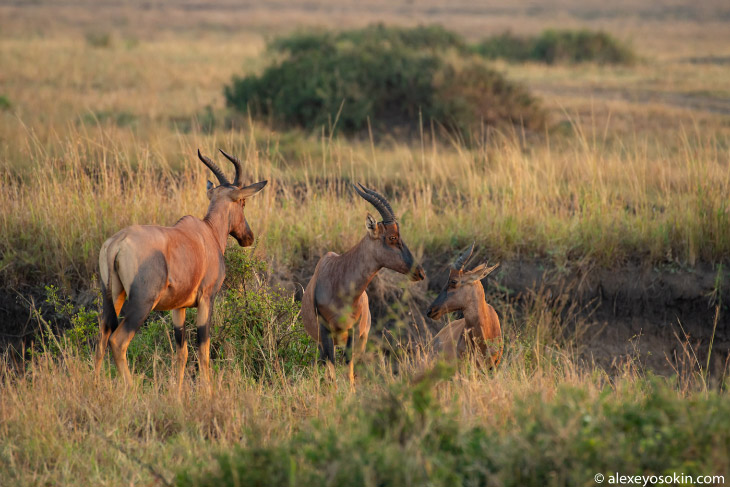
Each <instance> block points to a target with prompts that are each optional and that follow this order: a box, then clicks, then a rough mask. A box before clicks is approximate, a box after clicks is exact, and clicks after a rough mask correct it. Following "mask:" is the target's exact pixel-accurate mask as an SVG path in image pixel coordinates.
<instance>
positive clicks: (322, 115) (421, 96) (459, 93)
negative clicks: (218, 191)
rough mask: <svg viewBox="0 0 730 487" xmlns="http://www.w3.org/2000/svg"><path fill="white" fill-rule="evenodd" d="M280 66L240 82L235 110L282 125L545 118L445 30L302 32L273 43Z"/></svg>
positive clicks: (234, 88) (534, 121)
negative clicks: (248, 112) (467, 52)
mask: <svg viewBox="0 0 730 487" xmlns="http://www.w3.org/2000/svg"><path fill="white" fill-rule="evenodd" d="M270 52H271V53H272V55H277V56H278V57H279V58H280V60H279V61H278V62H275V63H274V64H272V65H271V66H269V67H268V68H267V69H266V70H265V71H264V72H263V73H262V74H261V75H258V76H256V75H251V76H247V77H244V78H234V80H233V82H232V84H231V85H229V86H227V87H226V89H225V96H226V101H227V103H228V105H229V106H231V107H233V108H235V109H237V110H240V111H243V112H245V111H250V112H251V113H252V115H253V116H255V117H261V118H266V119H268V120H270V121H272V122H274V123H275V124H278V125H283V126H299V127H305V128H307V129H319V128H321V127H323V126H324V127H328V128H330V127H333V126H335V122H336V127H337V128H338V129H340V130H342V131H344V132H348V133H354V132H358V131H363V130H367V129H368V123H370V124H371V125H372V127H373V128H375V129H376V130H384V129H391V128H397V127H401V128H403V127H405V128H407V129H408V128H410V129H412V128H415V127H417V126H418V124H419V123H420V122H421V121H423V122H424V123H429V122H430V121H431V120H434V121H436V122H437V123H442V124H444V125H445V126H446V127H448V128H449V129H452V130H458V131H466V132H468V131H471V130H473V129H475V128H478V125H479V124H481V123H482V122H483V123H487V124H490V125H498V124H502V123H521V124H524V125H525V126H527V127H537V126H539V125H541V124H542V123H544V114H543V112H542V111H541V110H540V108H539V106H538V104H537V102H536V100H535V99H534V98H533V97H532V96H530V94H529V93H528V92H527V91H526V90H525V89H524V88H523V87H521V86H519V85H515V84H512V83H511V82H509V81H507V80H506V79H504V77H503V76H502V75H500V74H499V73H497V72H495V71H493V70H491V69H490V68H489V67H487V66H486V65H485V64H484V63H483V61H481V60H480V59H479V58H478V57H474V56H473V55H469V54H466V47H465V44H464V43H463V41H462V40H461V38H460V37H458V36H457V35H455V34H453V33H450V32H448V31H445V30H443V29H441V28H438V27H420V28H416V29H402V28H387V27H384V26H373V27H368V28H366V29H361V30H355V31H347V32H342V33H339V34H334V33H328V32H324V33H309V34H295V35H293V36H290V37H287V38H283V39H279V40H277V41H274V42H273V43H272V44H271V46H270Z"/></svg>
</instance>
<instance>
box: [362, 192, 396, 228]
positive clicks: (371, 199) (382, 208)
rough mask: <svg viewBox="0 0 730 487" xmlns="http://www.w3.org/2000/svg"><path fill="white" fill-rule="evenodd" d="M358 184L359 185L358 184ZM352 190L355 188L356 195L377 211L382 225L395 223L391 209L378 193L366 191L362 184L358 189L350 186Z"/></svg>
mask: <svg viewBox="0 0 730 487" xmlns="http://www.w3.org/2000/svg"><path fill="white" fill-rule="evenodd" d="M358 184H359V183H358ZM352 187H353V188H355V191H356V192H357V194H359V195H360V196H361V197H362V199H364V200H365V201H367V202H368V203H370V204H371V205H373V206H374V207H375V209H376V210H378V213H380V216H381V217H382V218H383V223H384V224H386V225H387V224H389V223H393V222H395V216H394V215H393V209H392V208H391V207H390V205H389V204H388V201H387V200H386V199H385V198H383V196H381V195H380V194H379V193H377V192H375V191H373V190H372V189H368V188H366V187H365V186H363V185H362V184H360V188H362V189H360V188H358V187H357V186H355V185H354V184H353V185H352Z"/></svg>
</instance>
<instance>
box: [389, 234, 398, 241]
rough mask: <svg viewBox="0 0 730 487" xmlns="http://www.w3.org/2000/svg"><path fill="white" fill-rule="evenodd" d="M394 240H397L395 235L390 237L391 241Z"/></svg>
mask: <svg viewBox="0 0 730 487" xmlns="http://www.w3.org/2000/svg"><path fill="white" fill-rule="evenodd" d="M396 240H398V237H396V236H395V235H393V236H391V237H390V241H391V242H395V241H396Z"/></svg>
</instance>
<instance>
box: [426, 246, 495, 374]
mask: <svg viewBox="0 0 730 487" xmlns="http://www.w3.org/2000/svg"><path fill="white" fill-rule="evenodd" d="M473 251H474V244H472V245H471V247H470V248H468V249H467V250H466V251H465V252H464V253H463V254H461V255H460V256H459V257H458V258H457V259H456V260H455V261H454V263H453V264H452V266H451V269H449V280H448V282H447V283H446V285H445V286H444V288H443V290H442V291H441V293H440V294H439V295H438V296H437V297H436V299H435V300H434V301H433V303H431V306H429V307H428V312H427V314H428V317H429V318H431V319H434V320H437V319H439V318H441V317H442V316H443V315H444V314H446V313H451V312H453V311H461V310H463V311H464V318H462V319H460V320H455V321H452V322H451V323H449V324H448V325H446V326H445V327H444V328H442V329H441V331H439V333H438V334H437V335H436V336H435V337H434V338H433V341H432V345H433V347H434V350H436V351H437V352H440V353H441V354H443V356H444V357H445V358H446V359H449V360H453V359H455V358H457V357H461V356H463V355H464V352H466V350H467V344H468V343H470V344H471V345H473V346H474V348H475V350H477V351H478V352H479V353H481V354H482V355H483V356H484V357H486V358H487V360H488V362H489V364H490V365H491V366H496V365H497V364H499V361H500V360H501V358H502V347H503V344H502V330H501V328H500V326H499V318H498V317H497V313H496V312H495V311H494V308H492V306H491V305H489V304H487V302H486V299H485V297H484V288H483V287H482V284H481V282H480V281H481V280H482V279H484V278H485V277H487V276H488V275H489V274H490V273H491V272H492V271H493V270H494V269H496V268H497V266H499V264H497V265H494V266H492V267H487V264H486V263H483V264H480V265H478V266H476V267H474V268H473V269H472V270H470V271H467V272H465V271H464V266H465V265H466V263H467V261H468V260H469V258H470V257H471V254H472V252H473Z"/></svg>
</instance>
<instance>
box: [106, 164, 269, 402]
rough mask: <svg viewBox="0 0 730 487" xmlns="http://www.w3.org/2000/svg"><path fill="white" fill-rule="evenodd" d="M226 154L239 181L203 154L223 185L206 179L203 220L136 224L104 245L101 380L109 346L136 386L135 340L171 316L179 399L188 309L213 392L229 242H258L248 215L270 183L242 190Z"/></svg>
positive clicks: (202, 367)
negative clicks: (215, 328) (213, 352)
mask: <svg viewBox="0 0 730 487" xmlns="http://www.w3.org/2000/svg"><path fill="white" fill-rule="evenodd" d="M221 152H222V153H223V155H225V156H226V157H227V158H228V159H229V160H230V161H231V162H232V163H233V165H234V166H235V169H236V177H235V179H234V180H233V183H230V182H229V181H228V179H227V178H226V176H225V175H224V174H223V172H222V171H221V170H220V168H219V167H218V166H217V165H216V164H215V163H214V162H213V161H211V160H210V159H208V158H207V157H205V156H203V155H201V154H200V151H198V157H199V158H200V160H201V161H203V163H204V164H205V165H206V166H208V168H210V170H211V171H213V173H214V174H215V175H216V177H217V178H218V181H219V182H220V185H219V186H214V185H213V183H211V182H210V181H208V193H207V195H208V199H209V200H210V206H209V207H208V213H207V214H206V215H205V218H203V219H202V220H200V219H199V218H196V217H194V216H190V215H188V216H184V217H182V218H181V219H180V220H179V221H178V222H177V223H176V224H175V225H173V226H172V227H163V226H158V225H133V226H130V227H127V228H125V229H123V230H121V231H119V232H118V233H116V234H115V235H114V236H112V237H111V238H109V239H108V240H107V241H106V242H104V244H103V245H102V247H101V252H100V253H99V268H100V272H101V286H102V294H103V300H104V303H103V313H102V318H101V320H100V324H99V329H100V337H99V346H98V348H97V350H96V359H95V362H94V369H95V371H96V374H97V376H98V374H99V371H100V369H101V367H100V366H101V361H102V359H103V358H104V351H105V349H106V346H107V342H108V343H109V345H110V347H111V350H112V355H113V356H114V362H115V363H116V365H117V369H118V370H119V373H120V374H121V375H122V377H123V378H124V381H125V383H126V384H127V385H129V384H131V382H132V376H131V374H130V372H129V367H128V366H127V347H128V346H129V342H130V341H131V340H132V337H134V334H135V333H136V332H137V330H139V328H140V326H142V323H144V321H145V319H146V318H147V316H148V315H149V313H150V311H152V310H153V309H154V310H171V311H172V322H173V325H174V328H175V342H176V344H177V369H178V376H177V388H178V393H179V392H180V390H181V388H182V380H183V375H184V372H185V364H186V362H187V357H188V349H187V341H186V338H185V326H184V325H185V309H186V308H198V315H197V326H198V349H199V361H200V372H201V378H202V382H203V385H204V387H205V389H206V391H207V392H208V393H209V392H210V365H209V360H210V315H211V312H212V310H213V303H214V301H215V297H216V294H217V293H218V291H219V290H220V288H221V285H222V284H223V277H224V276H225V265H224V261H223V252H224V251H225V248H226V240H227V239H228V235H231V236H233V237H234V238H235V239H236V240H237V241H238V243H239V245H241V246H242V247H247V246H249V245H251V244H252V243H253V240H254V238H253V232H251V228H250V227H249V226H248V222H246V217H245V215H244V207H245V205H246V198H248V197H250V196H253V195H254V194H256V193H258V192H259V191H261V189H262V188H263V187H264V186H266V183H267V181H261V182H258V183H255V184H251V185H249V186H246V187H243V184H242V182H241V163H240V161H239V160H238V159H236V158H235V157H233V156H230V155H228V154H226V153H225V152H223V151H221ZM125 299H126V303H125ZM123 305H124V307H122V306H123ZM122 311H123V312H124V318H123V319H122V321H121V323H119V322H118V321H117V317H118V316H119V314H120V312H122Z"/></svg>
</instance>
